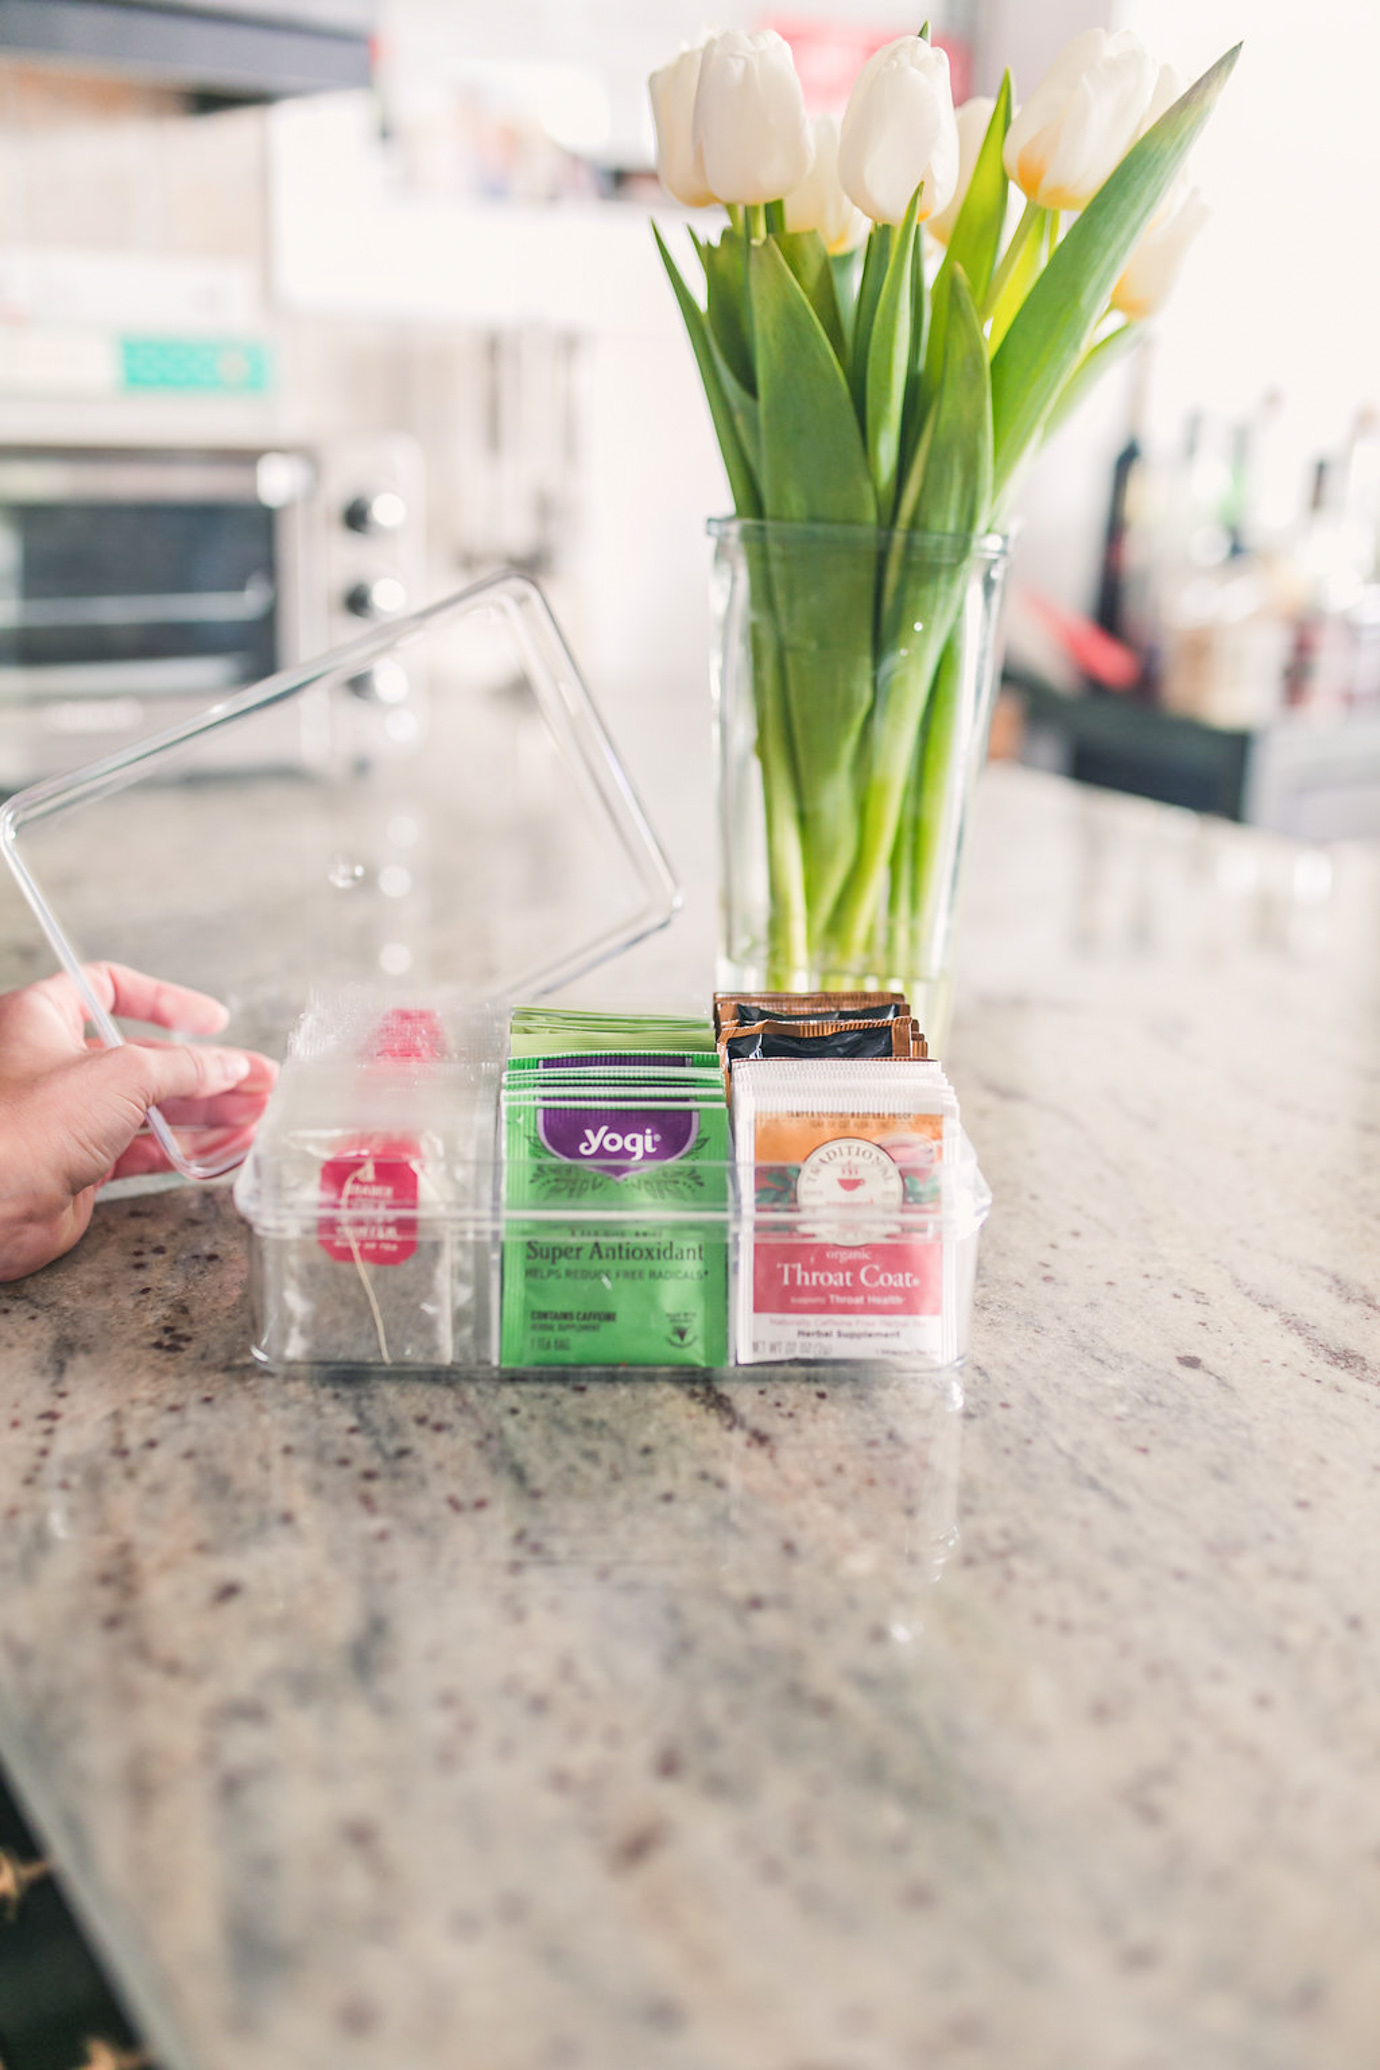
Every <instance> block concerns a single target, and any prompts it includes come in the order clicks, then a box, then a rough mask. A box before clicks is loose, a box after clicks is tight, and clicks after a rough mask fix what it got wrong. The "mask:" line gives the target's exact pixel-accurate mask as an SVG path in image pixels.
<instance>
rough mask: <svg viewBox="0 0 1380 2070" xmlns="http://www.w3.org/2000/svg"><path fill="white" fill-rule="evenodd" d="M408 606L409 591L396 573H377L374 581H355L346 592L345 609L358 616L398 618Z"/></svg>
mask: <svg viewBox="0 0 1380 2070" xmlns="http://www.w3.org/2000/svg"><path fill="white" fill-rule="evenodd" d="M406 608H407V591H406V590H405V589H404V588H403V586H402V584H401V583H400V582H399V580H398V578H397V576H396V575H377V576H375V578H374V580H373V581H372V582H354V583H351V585H350V587H349V588H348V589H347V590H346V592H345V609H346V610H347V611H351V612H353V613H354V616H355V617H356V618H396V616H397V614H398V612H399V611H403V610H406Z"/></svg>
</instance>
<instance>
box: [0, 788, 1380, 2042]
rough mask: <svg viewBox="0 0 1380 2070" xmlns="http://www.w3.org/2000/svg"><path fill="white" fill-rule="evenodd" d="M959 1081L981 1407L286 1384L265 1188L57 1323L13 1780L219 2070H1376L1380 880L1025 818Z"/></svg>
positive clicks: (70, 1871)
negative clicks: (249, 1272)
mask: <svg viewBox="0 0 1380 2070" xmlns="http://www.w3.org/2000/svg"><path fill="white" fill-rule="evenodd" d="M949 1065H950V1070H951V1074H952V1076H953V1077H954V1079H955V1081H956V1083H957V1085H958V1088H959V1091H960V1095H961V1097H962V1099H963V1102H964V1115H965V1121H966V1123H967V1126H968V1128H969V1131H970V1133H971V1134H972V1136H973V1138H974V1140H975V1142H976V1143H977V1145H978V1149H979V1152H980V1155H981V1157H982V1160H983V1165H984V1168H985V1170H986V1172H987V1175H988V1177H989V1179H990V1180H991V1183H992V1185H993V1189H994V1192H995V1195H996V1207H995V1209H994V1213H993V1217H992V1221H991V1223H990V1225H989V1229H988V1232H987V1235H986V1237H985V1239H984V1245H983V1252H982V1258H981V1263H980V1268H979V1280H978V1293H977V1311H976V1319H975V1326H974V1346H973V1356H972V1359H971V1361H970V1363H969V1366H968V1368H967V1372H966V1374H965V1376H964V1386H965V1391H966V1406H965V1407H964V1408H963V1410H962V1413H961V1414H960V1413H959V1410H958V1406H957V1402H956V1400H955V1399H954V1397H953V1396H952V1394H951V1393H950V1392H949V1391H948V1390H947V1389H946V1388H945V1387H944V1386H943V1385H942V1384H936V1383H933V1382H931V1383H917V1382H914V1381H907V1380H905V1379H900V1378H892V1379H884V1378H882V1379H879V1378H877V1377H876V1376H872V1377H869V1376H866V1375H858V1374H852V1373H848V1372H840V1373H839V1374H838V1375H837V1377H835V1378H831V1379H829V1380H828V1381H827V1382H824V1383H820V1384H816V1383H815V1382H814V1381H811V1382H810V1383H809V1384H802V1383H801V1382H799V1381H782V1380H778V1379H770V1378H764V1377H763V1376H761V1375H759V1374H755V1373H751V1372H747V1373H744V1374H743V1375H742V1376H741V1377H737V1378H734V1379H732V1380H731V1381H730V1382H728V1383H727V1384H718V1385H716V1384H709V1383H705V1382H702V1381H699V1380H696V1379H695V1378H694V1377H693V1376H686V1378H685V1379H684V1380H683V1381H682V1382H679V1383H675V1384H672V1383H666V1384H662V1383H659V1382H658V1383H652V1384H639V1383H636V1382H627V1381H624V1382H615V1383H609V1384H600V1383H598V1382H597V1381H590V1380H577V1379H571V1380H565V1379H561V1378H554V1379H551V1380H548V1381H543V1382H541V1383H525V1382H524V1383H516V1384H504V1383H502V1382H498V1381H494V1380H487V1381H460V1382H451V1383H442V1382H435V1381H432V1382H427V1381H419V1380H411V1381H409V1380H402V1379H393V1378H387V1377H384V1378H380V1379H377V1380H368V1381H349V1380H345V1379H339V1378H337V1379H333V1380H308V1379H302V1378H297V1379H281V1378H277V1379H275V1378H273V1377H271V1376H268V1375H265V1374H263V1373H261V1372H259V1371H258V1370H257V1369H256V1368H255V1367H253V1365H252V1364H251V1363H250V1361H249V1359H248V1357H247V1345H248V1341H249V1336H250V1321H249V1312H248V1305H247V1297H246V1290H245V1287H246V1238H245V1232H244V1231H243V1229H242V1227H241V1226H240V1224H239V1223H238V1221H237V1218H236V1216H235V1213H234V1210H233V1207H232V1205H231V1203H230V1200H229V1198H228V1195H227V1194H226V1193H224V1192H223V1191H211V1192H205V1193H201V1194H195V1195H193V1194H187V1193H170V1194H162V1195H158V1196H155V1197H149V1198H145V1199H142V1200H125V1201H119V1202H111V1203H110V1204H108V1205H107V1206H105V1207H104V1208H102V1210H101V1211H100V1213H99V1215H98V1217H97V1222H96V1225H95V1227H94V1228H93V1230H92V1232H91V1234H90V1236H89V1237H88V1239H87V1240H86V1241H85V1242H84V1244H83V1245H82V1246H81V1248H80V1249H79V1251H78V1252H77V1253H76V1254H74V1255H73V1256H72V1257H71V1258H70V1259H68V1260H66V1261H65V1262H63V1263H61V1264H59V1265H57V1266H55V1267H53V1268H50V1269H49V1270H48V1271H46V1272H44V1273H41V1274H39V1275H37V1276H36V1277H35V1278H34V1279H32V1280H30V1281H28V1282H26V1283H24V1284H22V1285H19V1286H15V1287H12V1288H9V1289H5V1290H0V1333H2V1335H0V1346H2V1347H3V1349H2V1351H0V1358H2V1360H3V1365H2V1367H0V1437H2V1438H3V1445H2V1446H0V1753H3V1758H4V1760H5V1762H6V1763H7V1765H8V1767H9V1770H10V1773H11V1775H12V1776H13V1778H14V1780H15V1782H16V1784H17V1785H18V1787H19V1789H20V1791H21V1792H22V1793H23V1795H24V1797H25V1800H26V1803H27V1805H28V1807H29V1809H30V1811H31V1812H32V1814H33V1816H34V1818H35V1819H36V1821H37V1822H38V1823H39V1825H40V1826H41V1827H42V1828H43V1830H44V1832H45V1834H46V1836H47V1838H48V1839H49V1841H50V1842H51V1844H52V1846H53V1848H54V1850H55V1852H56V1854H57V1857H58V1859H59V1861H60V1863H61V1864H62V1866H63V1868H64V1869H65V1871H66V1875H67V1880H68V1885H69V1889H70V1890H71V1892H72V1894H73V1896H74V1898H75V1900H76V1901H77V1902H78V1904H79V1905H80V1907H81V1909H82V1911H83V1913H84V1915H85V1917H86V1919H87V1921H88V1923H89V1925H90V1926H91V1929H92V1931H93V1933H94V1935H95V1936H96V1938H97V1939H98V1941H99V1944H100V1946H101V1947H102V1949H103V1950H104V1952H105V1954H106V1956H107V1958H108V1960H109V1961H110V1963H111V1965H112V1967H113V1968H114V1970H115V1971H116V1973H117V1975H118V1976H119V1978H120V1979H121V1980H122V1982H123V1983H124V1985H125V1988H126V1991H127V1993H128V1996H129V1998H130V2001H131V2004H132V2008H133V2010H134V2012H135V2015H136V2018H137V2019H138V2020H139V2021H140V2022H141V2023H142V2024H143V2026H144V2028H145V2029H146V2031H147V2033H148V2035H149V2038H150V2041H151V2043H152V2045H153V2046H154V2048H155V2049H156V2050H157V2051H158V2053H159V2056H160V2060H161V2061H162V2062H163V2063H164V2065H165V2066H166V2070H250V2066H252V2070H327V2066H329V2070H375V2066H378V2070H383V2066H388V2070H402V2066H406V2070H548V2066H550V2070H561V2066H589V2070H950V2066H952V2070H1013V2066H1017V2065H1019V2066H1020V2070H1185V2066H1192V2070H1371V2066H1373V2065H1374V2063H1375V2062H1376V2060H1377V2047H1378V2046H1380V2044H1377V2035H1380V1965H1377V1963H1376V1961H1375V1948H1376V1946H1377V1942H1380V1811H1377V1806H1378V1805H1380V1637H1378V1636H1377V1626H1378V1625H1380V1611H1377V1608H1376V1606H1377V1604H1380V1531H1377V1528H1376V1522H1375V1519H1376V1516H1377V1510H1378V1505H1380V858H1377V856H1376V855H1375V853H1373V852H1369V853H1368V852H1366V851H1363V850H1360V849H1355V850H1343V851H1338V852H1337V853H1336V854H1335V855H1334V856H1332V857H1331V858H1330V859H1328V858H1321V857H1319V856H1317V855H1311V854H1308V853H1307V852H1302V851H1297V850H1294V849H1291V848H1287V847H1284V846H1282V845H1279V844H1276V843H1273V842H1269V841H1266V840H1263V839H1261V838H1259V837H1256V836H1254V835H1252V834H1250V833H1247V832H1244V831H1242V830H1239V829H1231V828H1221V827H1217V828H1212V827H1206V826H1203V825H1201V824H1200V823H1198V822H1196V821H1194V820H1191V819H1189V818H1187V817H1186V816H1184V815H1181V814H1177V813H1171V812H1166V811H1162V810H1160V809H1159V808H1156V807H1151V806H1146V805H1142V804H1140V803H1137V802H1135V801H1131V800H1125V799H1116V798H1110V797H1103V796H1098V795H1096V794H1092V793H1087V792H1079V791H1075V790H1073V789H1071V788H1069V787H1066V786H1064V785H1062V784H1061V783H1059V782H1058V781H1056V780H1054V779H1050V778H1042V777H1039V776H1036V775H1034V774H1032V773H1030V772H1023V771H1018V770H1006V769H1002V770H997V771H995V772H993V773H992V774H991V775H990V776H989V778H988V779H987V783H986V788H985V792H984V796H983V800H982V810H981V819H980V826H979V834H978V840H977V844H976V855H975V861H974V870H973V881H972V883H971V886H970V897H969V902H968V913H967V935H966V948H965V970H964V981H963V984H962V989H961V996H960V1005H959V1011H958V1016H957V1021H956V1027H955V1033H954V1038H953V1042H952V1044H951V1049H950V1057H949ZM960 1433H961V1440H962V1443H961V1468H960V1466H959V1438H960ZM955 1503H956V1513H957V1523H958V1544H957V1547H956V1549H953V1550H951V1549H950V1541H951V1539H952V1536H953V1524H954V1515H955ZM946 1553H947V1554H948V1557H947V1560H946V1557H945V1556H946Z"/></svg>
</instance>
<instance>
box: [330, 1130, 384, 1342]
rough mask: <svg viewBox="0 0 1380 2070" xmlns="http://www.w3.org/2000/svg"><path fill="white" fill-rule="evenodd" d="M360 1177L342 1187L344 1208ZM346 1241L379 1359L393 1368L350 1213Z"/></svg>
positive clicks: (354, 1174)
mask: <svg viewBox="0 0 1380 2070" xmlns="http://www.w3.org/2000/svg"><path fill="white" fill-rule="evenodd" d="M361 1169H362V1168H361ZM360 1177H361V1172H360V1171H353V1172H351V1173H350V1175H349V1177H348V1178H347V1179H346V1181H345V1183H344V1185H343V1186H342V1187H341V1189H340V1205H341V1207H342V1208H345V1209H348V1208H349V1207H350V1205H351V1202H350V1195H351V1193H352V1192H353V1191H354V1188H355V1186H356V1184H357V1183H358V1182H359V1180H360ZM345 1241H346V1242H347V1243H348V1244H349V1246H350V1256H351V1257H352V1258H353V1259H354V1263H355V1271H356V1272H357V1273H358V1274H359V1283H360V1285H361V1286H362V1287H363V1289H364V1298H365V1300H366V1301H367V1302H368V1303H369V1313H370V1314H371V1315H372V1316H373V1318H374V1335H375V1336H376V1337H377V1338H378V1344H379V1357H380V1358H381V1359H382V1360H383V1363H384V1364H385V1365H386V1366H391V1365H392V1363H393V1359H392V1355H391V1353H390V1352H389V1349H388V1334H387V1332H386V1330H385V1329H384V1327H383V1311H382V1309H381V1308H380V1307H379V1304H378V1299H377V1297H376V1295H375V1293H374V1286H373V1282H372V1280H371V1279H370V1277H369V1273H368V1269H367V1267H366V1266H365V1263H364V1259H363V1258H362V1256H361V1255H360V1249H359V1238H358V1237H357V1236H356V1235H355V1229H354V1222H353V1220H352V1219H351V1217H350V1216H349V1214H348V1213H347V1214H346V1216H345Z"/></svg>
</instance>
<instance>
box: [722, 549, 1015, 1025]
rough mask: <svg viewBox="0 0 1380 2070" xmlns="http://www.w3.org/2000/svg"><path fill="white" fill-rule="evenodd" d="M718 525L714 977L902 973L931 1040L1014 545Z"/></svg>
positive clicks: (887, 979)
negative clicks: (717, 884) (717, 935)
mask: <svg viewBox="0 0 1380 2070" xmlns="http://www.w3.org/2000/svg"><path fill="white" fill-rule="evenodd" d="M709 529H710V533H711V535H712V537H713V540H714V572H713V601H714V642H713V657H712V685H713V699H714V721H715V735H716V752H717V761H718V824H719V869H720V886H721V892H720V956H719V982H720V984H721V986H723V987H725V988H728V989H734V990H745V989H749V988H752V987H759V988H763V989H769V990H773V991H820V990H825V991H840V990H849V991H852V990H861V989H871V988H875V987H880V988H883V989H888V990H890V989H895V990H899V991H903V992H905V993H906V994H907V996H908V997H909V999H910V1001H911V1004H912V1007H913V1008H914V1011H915V1014H916V1017H917V1019H918V1020H919V1022H920V1024H921V1026H922V1028H923V1029H924V1031H925V1034H926V1036H927V1037H928V1039H929V1041H930V1045H931V1048H932V1049H934V1050H936V1051H937V1050H938V1049H939V1048H940V1047H941V1046H942V1044H943V1042H944V1040H945V1036H946V1033H947V1026H948V1018H949V1007H950V999H951V993H952V981H953V980H952V959H953V919H954V900H955V896H956V893H957V889H958V880H959V866H960V862H961V859H962V854H963V836H964V829H965V826H966V822H967V817H968V807H969V803H970V800H971V797H972V792H973V787H974V784H975V781H976V778H977V773H978V770H979V768H980V766H981V764H982V760H983V757H984V754H985V750H986V742H987V729H988V724H989V722H990V719H991V710H992V698H993V690H994V686H995V681H996V657H997V618H998V612H999V608H1000V603H1001V591H1002V580H1003V576H1004V574H1005V569H1006V559H1007V542H1006V540H1005V539H1004V538H1001V537H999V536H997V535H996V534H984V535H980V536H975V537H950V536H937V535H933V534H925V533H917V532H887V531H882V530H878V529H875V528H872V527H868V526H843V525H805V524H801V525H796V524H784V523H776V522H773V521H766V522H748V521H743V520H739V519H716V520H715V521H713V522H712V523H711V525H710V527H709Z"/></svg>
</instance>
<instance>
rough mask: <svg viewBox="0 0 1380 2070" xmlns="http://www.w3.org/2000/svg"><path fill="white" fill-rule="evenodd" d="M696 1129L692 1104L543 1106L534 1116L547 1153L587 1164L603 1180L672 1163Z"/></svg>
mask: <svg viewBox="0 0 1380 2070" xmlns="http://www.w3.org/2000/svg"><path fill="white" fill-rule="evenodd" d="M698 1128H699V1116H698V1114H697V1113H696V1111H695V1109H694V1108H693V1107H647V1108H636V1107H616V1108H604V1109H598V1108H594V1109H591V1108H589V1107H543V1108H542V1109H541V1111H540V1113H539V1114H538V1116H537V1133H538V1135H539V1136H540V1138H541V1141H542V1144H543V1146H544V1148H545V1149H547V1150H549V1151H550V1152H551V1155H552V1156H553V1157H559V1158H560V1159H561V1160H562V1162H563V1163H565V1164H588V1165H593V1166H594V1168H595V1170H596V1171H600V1172H602V1173H603V1174H604V1176H605V1178H608V1179H627V1178H630V1177H631V1176H632V1174H633V1173H634V1172H639V1171H643V1170H645V1168H646V1167H647V1166H648V1165H649V1164H674V1163H675V1161H676V1159H677V1158H678V1157H684V1155H685V1153H686V1151H687V1150H688V1149H689V1148H690V1146H691V1144H692V1143H693V1142H694V1140H695V1136H696V1134H697V1132H698Z"/></svg>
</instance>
